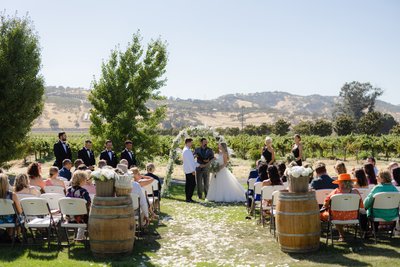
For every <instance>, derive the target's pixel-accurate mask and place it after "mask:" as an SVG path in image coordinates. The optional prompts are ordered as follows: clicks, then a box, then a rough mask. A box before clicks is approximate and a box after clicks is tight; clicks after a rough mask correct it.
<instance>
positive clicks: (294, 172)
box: [287, 166, 313, 178]
mask: <svg viewBox="0 0 400 267" xmlns="http://www.w3.org/2000/svg"><path fill="white" fill-rule="evenodd" d="M312 173H313V170H312V169H311V168H309V167H308V168H304V167H303V166H293V167H291V168H289V169H288V171H287V174H288V175H289V176H292V177H294V178H299V177H308V176H310V175H311V174H312Z"/></svg>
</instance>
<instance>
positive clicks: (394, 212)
mask: <svg viewBox="0 0 400 267" xmlns="http://www.w3.org/2000/svg"><path fill="white" fill-rule="evenodd" d="M382 192H398V190H397V188H396V187H395V186H394V185H392V184H391V183H390V184H378V185H377V186H375V187H374V188H373V189H372V190H371V192H370V193H369V194H368V196H367V197H366V198H365V200H364V207H365V209H366V210H367V216H368V217H371V213H372V204H373V202H374V196H375V195H376V194H377V193H382ZM398 216H399V210H398V209H374V217H375V218H381V219H383V220H385V221H391V220H393V219H394V218H396V217H398Z"/></svg>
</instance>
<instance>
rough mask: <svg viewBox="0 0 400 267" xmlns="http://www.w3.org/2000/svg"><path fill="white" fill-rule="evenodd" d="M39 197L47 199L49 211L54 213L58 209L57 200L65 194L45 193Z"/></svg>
mask: <svg viewBox="0 0 400 267" xmlns="http://www.w3.org/2000/svg"><path fill="white" fill-rule="evenodd" d="M40 197H41V198H44V199H46V200H47V203H48V204H49V207H50V211H51V213H52V214H53V215H54V214H56V213H58V212H59V211H60V207H59V205H58V201H59V200H60V199H61V198H63V197H65V196H64V194H58V193H45V194H41V195H40Z"/></svg>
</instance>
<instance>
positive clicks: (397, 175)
mask: <svg viewBox="0 0 400 267" xmlns="http://www.w3.org/2000/svg"><path fill="white" fill-rule="evenodd" d="M392 177H393V181H392V184H393V185H394V186H400V168H395V169H393V170H392Z"/></svg>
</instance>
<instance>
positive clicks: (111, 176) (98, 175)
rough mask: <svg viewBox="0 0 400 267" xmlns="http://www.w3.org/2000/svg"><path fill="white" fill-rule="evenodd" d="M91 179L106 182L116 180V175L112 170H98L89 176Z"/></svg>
mask: <svg viewBox="0 0 400 267" xmlns="http://www.w3.org/2000/svg"><path fill="white" fill-rule="evenodd" d="M90 175H91V177H92V178H93V180H94V181H102V182H106V181H109V180H115V179H116V178H117V176H118V175H117V174H116V173H115V171H114V170H112V169H99V170H95V171H93V172H92V173H91V174H90Z"/></svg>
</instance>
